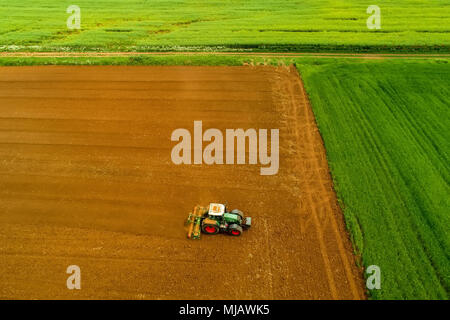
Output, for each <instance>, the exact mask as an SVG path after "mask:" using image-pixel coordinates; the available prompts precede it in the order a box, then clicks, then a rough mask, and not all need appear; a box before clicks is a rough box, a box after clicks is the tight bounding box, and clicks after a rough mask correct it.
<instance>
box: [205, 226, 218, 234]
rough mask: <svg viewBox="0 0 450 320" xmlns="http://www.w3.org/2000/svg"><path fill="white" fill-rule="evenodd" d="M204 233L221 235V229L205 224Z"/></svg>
mask: <svg viewBox="0 0 450 320" xmlns="http://www.w3.org/2000/svg"><path fill="white" fill-rule="evenodd" d="M202 231H203V233H206V234H216V233H219V227H218V226H216V225H213V224H204V225H203V226H202Z"/></svg>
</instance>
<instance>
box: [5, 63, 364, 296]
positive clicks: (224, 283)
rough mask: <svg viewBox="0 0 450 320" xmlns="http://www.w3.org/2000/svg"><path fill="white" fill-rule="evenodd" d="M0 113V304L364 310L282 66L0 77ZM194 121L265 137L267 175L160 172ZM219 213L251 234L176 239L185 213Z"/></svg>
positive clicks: (319, 151)
mask: <svg viewBox="0 0 450 320" xmlns="http://www.w3.org/2000/svg"><path fill="white" fill-rule="evenodd" d="M0 112H1V118H0V279H1V280H0V281H1V286H0V298H24V299H32V298H33V299H35V298H38V299H44V298H45V299H54V298H62V299H79V298H87V299H92V298H105V299H123V298H129V299H361V298H364V290H363V281H362V278H361V271H360V270H358V269H357V268H356V265H355V260H354V257H353V255H352V249H351V244H350V241H349V239H348V235H347V233H346V231H345V228H344V222H343V216H342V213H341V211H340V209H339V207H338V205H337V200H336V196H335V193H334V191H333V188H332V182H331V179H330V175H329V172H328V166H327V161H326V157H325V150H324V148H323V144H322V141H321V137H320V134H319V132H318V129H317V126H316V124H315V120H314V117H313V114H312V111H311V108H310V106H309V103H308V101H307V98H306V95H305V93H304V90H303V86H302V83H301V81H300V78H299V77H298V74H297V72H296V70H295V69H289V68H274V67H111V66H105V67H100V66H98V67H67V66H46V67H2V68H0ZM194 120H202V121H203V130H206V129H208V128H217V129H219V130H221V131H222V132H225V129H234V128H244V129H248V128H254V129H279V130H280V169H279V172H278V174H277V175H273V176H261V175H260V172H259V169H260V165H249V164H246V165H205V164H203V165H175V164H173V163H172V161H171V149H172V147H173V146H174V145H175V144H176V143H175V142H172V141H171V140H170V137H171V133H172V131H173V130H175V129H177V128H186V129H188V130H190V131H191V132H193V122H194ZM225 201H227V202H228V204H229V206H231V207H233V208H239V209H241V210H242V211H244V212H245V213H246V214H248V215H250V216H252V217H253V222H254V225H253V226H252V229H250V230H249V231H248V232H245V233H244V234H243V235H242V236H241V237H237V238H235V237H230V236H226V235H216V236H203V237H202V239H201V240H200V241H193V240H187V239H186V233H185V229H184V227H183V222H184V220H185V219H186V217H187V214H188V212H189V211H190V210H191V209H192V208H193V206H194V205H196V204H202V205H207V204H208V203H209V202H225ZM69 265H78V266H80V268H81V279H82V280H81V281H82V282H81V283H82V284H81V286H82V288H81V290H68V289H67V287H66V279H67V277H68V274H66V269H67V267H68V266H69Z"/></svg>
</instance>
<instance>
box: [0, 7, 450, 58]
mask: <svg viewBox="0 0 450 320" xmlns="http://www.w3.org/2000/svg"><path fill="white" fill-rule="evenodd" d="M71 4H76V5H78V6H79V7H80V8H81V30H79V31H69V30H68V29H67V27H66V20H67V18H68V17H69V14H67V13H66V8H67V7H68V6H69V5H71ZM372 4H374V3H373V2H370V1H359V0H358V1H357V0H348V1H343V0H333V1H331V0H278V1H268V0H227V1H223V0H127V1H122V0H97V1H92V0H78V1H75V2H74V1H67V0H63V1H59V0H35V1H32V2H30V1H19V0H10V1H2V2H0V15H1V17H2V19H0V51H11V50H31V51H48V50H60V51H61V50H63V51H64V50H65V51H70V50H76V51H79V50H99V51H108V50H109V51H116V50H138V51H139V50H141V51H144V50H231V49H236V50H268V51H286V50H291V51H293V50H296V51H333V50H340V51H349V52H360V51H372V52H398V51H408V52H450V37H449V32H450V1H448V0H447V1H432V0H427V1H424V0H398V1H395V3H394V2H393V1H387V0H380V1H377V2H376V4H377V5H378V6H379V7H380V8H381V27H382V28H381V30H369V29H368V28H367V26H366V20H367V18H368V17H369V14H367V13H366V9H367V7H368V6H369V5H372Z"/></svg>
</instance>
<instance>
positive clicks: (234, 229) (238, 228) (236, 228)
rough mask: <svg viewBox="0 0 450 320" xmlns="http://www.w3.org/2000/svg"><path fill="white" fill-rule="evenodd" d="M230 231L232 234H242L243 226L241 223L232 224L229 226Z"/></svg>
mask: <svg viewBox="0 0 450 320" xmlns="http://www.w3.org/2000/svg"><path fill="white" fill-rule="evenodd" d="M228 233H229V234H231V235H232V236H235V237H237V236H240V235H241V233H242V228H241V226H240V225H237V224H232V225H231V226H230V227H229V228H228Z"/></svg>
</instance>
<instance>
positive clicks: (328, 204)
mask: <svg viewBox="0 0 450 320" xmlns="http://www.w3.org/2000/svg"><path fill="white" fill-rule="evenodd" d="M291 73H293V74H297V77H296V78H297V79H295V80H293V81H292V82H293V83H295V82H296V87H298V88H299V90H300V92H301V95H302V96H303V99H295V101H302V102H303V109H304V110H305V116H306V121H305V122H306V123H307V124H312V126H313V128H314V130H306V132H307V135H306V137H305V138H306V140H307V141H308V143H306V146H307V147H308V148H309V149H310V151H311V153H315V154H316V155H315V157H313V159H314V160H312V161H313V162H315V164H314V165H315V173H316V175H317V177H323V176H324V173H323V171H321V170H323V169H325V168H326V173H325V174H326V175H327V176H328V179H329V181H331V175H330V174H329V168H328V164H327V161H326V157H325V148H324V147H323V140H322V138H321V136H320V132H319V130H318V127H317V123H316V120H315V117H314V114H313V111H312V107H311V105H310V102H309V98H308V96H307V94H306V90H305V88H304V85H303V82H302V81H301V79H300V75H299V74H298V72H297V70H296V69H295V68H294V67H291ZM294 103H295V102H294ZM313 141H316V142H315V143H314V142H313ZM319 181H320V180H319ZM319 185H320V187H321V190H322V193H323V194H326V195H327V198H325V199H324V202H325V203H324V205H325V207H323V210H324V211H323V212H324V213H326V212H328V213H329V214H325V215H322V216H321V217H320V219H319V218H318V215H317V210H320V209H318V208H317V204H318V203H319V201H314V200H313V197H312V195H311V194H310V196H309V200H310V202H311V205H312V207H313V208H312V212H313V214H312V216H313V220H314V223H315V225H316V228H317V232H318V235H319V242H320V246H321V249H322V254H323V258H324V262H325V264H326V269H327V275H328V279H329V284H330V289H331V292H332V294H333V296H334V298H335V299H337V298H338V296H337V292H336V287H335V286H336V284H335V281H334V277H333V273H332V271H331V267H330V260H329V257H328V253H327V248H326V247H325V245H324V243H323V234H322V230H321V226H322V227H326V225H327V224H328V223H330V222H331V227H332V230H333V232H334V236H335V239H336V244H337V246H338V251H339V254H340V257H341V260H342V263H343V265H344V269H345V274H346V277H347V280H348V284H349V286H350V289H351V293H352V298H353V299H361V298H362V297H364V296H365V295H364V292H363V291H361V288H362V285H361V284H362V283H361V276H359V277H358V276H357V275H358V271H356V268H355V266H356V265H355V260H354V257H353V256H352V255H351V252H350V254H349V251H348V249H349V245H348V242H349V241H348V239H349V236H348V234H347V232H346V231H345V230H344V232H343V228H342V225H343V224H344V221H343V214H342V212H341V210H340V208H339V204H338V203H337V198H336V196H335V192H334V190H330V189H327V188H325V184H323V183H319ZM336 211H337V213H338V215H339V216H338V218H339V219H340V220H341V221H340V222H341V226H340V227H338V223H337V221H336V216H335V214H334V213H335V212H336ZM319 216H320V215H319ZM342 233H343V234H345V235H346V238H347V239H346V240H347V248H345V245H344V243H343V238H342V236H341V234H342ZM349 256H350V258H349ZM349 260H351V261H352V262H353V265H350V262H349ZM357 282H359V284H357Z"/></svg>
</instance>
